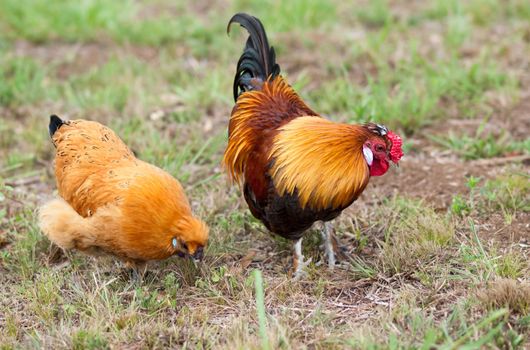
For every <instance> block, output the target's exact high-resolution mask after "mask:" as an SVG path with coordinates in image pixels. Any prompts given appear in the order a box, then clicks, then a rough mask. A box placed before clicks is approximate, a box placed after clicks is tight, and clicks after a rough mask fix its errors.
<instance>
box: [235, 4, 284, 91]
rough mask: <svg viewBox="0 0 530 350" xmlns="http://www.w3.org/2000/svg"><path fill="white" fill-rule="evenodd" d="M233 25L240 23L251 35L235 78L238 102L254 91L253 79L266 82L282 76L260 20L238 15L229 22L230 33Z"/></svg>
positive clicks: (242, 14) (246, 15)
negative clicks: (244, 93) (246, 93)
mask: <svg viewBox="0 0 530 350" xmlns="http://www.w3.org/2000/svg"><path fill="white" fill-rule="evenodd" d="M232 23H239V24H240V25H241V26H242V27H243V28H245V29H246V30H247V31H248V33H249V35H250V36H249V38H248V40H247V43H246V45H245V49H244V50H243V54H242V55H241V58H239V61H238V62H237V71H236V76H235V78H234V100H237V97H238V96H239V95H240V94H241V93H242V92H245V91H248V90H252V88H253V86H252V85H251V84H250V83H251V79H253V78H257V79H260V80H261V81H266V80H267V79H268V78H269V77H271V78H274V77H276V76H277V75H278V74H280V66H279V65H278V64H277V63H276V54H275V53H274V48H273V47H271V46H269V41H268V39H267V34H266V33H265V28H263V24H261V22H260V20H259V19H257V18H256V17H253V16H250V15H248V14H246V13H237V14H235V15H234V16H233V17H232V18H231V19H230V21H229V22H228V27H227V28H226V31H227V32H228V33H230V25H231V24H232Z"/></svg>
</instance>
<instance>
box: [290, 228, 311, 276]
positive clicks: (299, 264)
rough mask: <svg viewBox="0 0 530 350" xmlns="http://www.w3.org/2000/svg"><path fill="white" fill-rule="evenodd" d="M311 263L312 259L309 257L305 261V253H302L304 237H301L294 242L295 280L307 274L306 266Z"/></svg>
mask: <svg viewBox="0 0 530 350" xmlns="http://www.w3.org/2000/svg"><path fill="white" fill-rule="evenodd" d="M309 263H311V259H307V260H305V261H304V255H303V254H302V238H300V239H299V240H297V241H296V243H295V244H294V256H293V270H294V275H293V279H294V280H298V279H300V278H301V277H303V276H304V275H305V274H306V272H305V271H304V268H306V267H307V266H308V265H309Z"/></svg>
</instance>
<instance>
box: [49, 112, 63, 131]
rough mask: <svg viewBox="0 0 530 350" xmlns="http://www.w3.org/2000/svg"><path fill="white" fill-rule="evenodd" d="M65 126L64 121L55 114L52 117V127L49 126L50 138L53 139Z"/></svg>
mask: <svg viewBox="0 0 530 350" xmlns="http://www.w3.org/2000/svg"><path fill="white" fill-rule="evenodd" d="M63 124H64V121H63V120H62V119H61V118H59V117H58V116H56V115H55V114H53V115H51V116H50V125H49V126H48V131H49V132H50V137H53V134H55V132H56V131H57V129H59V128H60V127H61V125H63Z"/></svg>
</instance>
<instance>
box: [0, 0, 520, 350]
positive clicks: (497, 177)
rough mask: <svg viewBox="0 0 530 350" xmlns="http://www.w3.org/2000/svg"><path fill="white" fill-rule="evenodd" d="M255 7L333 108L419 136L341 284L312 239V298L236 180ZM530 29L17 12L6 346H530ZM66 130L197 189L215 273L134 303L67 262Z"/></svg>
mask: <svg viewBox="0 0 530 350" xmlns="http://www.w3.org/2000/svg"><path fill="white" fill-rule="evenodd" d="M83 6H84V7H83ZM242 10H244V11H250V12H252V13H253V14H255V15H256V16H258V17H260V18H261V19H262V20H263V21H264V23H265V25H266V27H267V28H268V31H269V34H270V40H271V42H273V44H274V46H275V47H276V48H277V57H278V61H279V63H280V65H281V66H282V69H283V71H284V73H285V74H286V75H287V78H288V80H289V81H290V82H291V83H292V84H293V85H294V86H295V88H296V89H297V91H299V92H300V94H301V96H302V97H303V98H304V99H306V100H307V102H308V103H309V104H310V105H311V106H312V107H314V109H315V110H318V111H321V112H322V113H324V114H325V115H327V116H329V117H330V118H332V119H334V120H341V121H367V120H374V121H378V122H385V123H387V124H388V125H389V126H390V127H392V128H394V129H397V130H398V132H400V133H401V134H405V135H406V136H407V137H406V138H405V145H404V147H405V150H406V156H405V157H404V159H403V161H402V162H401V167H400V168H398V169H395V168H394V169H391V170H390V171H389V173H388V174H387V175H385V176H384V177H381V178H374V179H371V181H370V185H369V186H368V188H367V189H366V191H365V193H364V194H363V196H362V197H361V198H360V199H359V200H358V201H357V202H356V203H354V204H353V205H352V207H351V208H349V209H348V210H346V211H345V212H344V213H343V214H342V215H341V216H340V217H339V218H338V219H337V220H336V221H335V222H334V225H335V227H336V231H337V234H338V236H339V239H340V243H341V244H342V245H343V246H344V247H345V256H346V259H344V260H343V261H341V265H340V266H338V267H337V268H336V269H335V270H334V271H333V272H330V271H328V270H327V268H326V266H325V263H324V261H325V258H324V256H323V252H322V250H321V249H320V245H321V243H322V242H321V241H320V235H319V234H318V233H317V232H315V230H311V232H310V233H309V234H308V235H307V238H305V240H304V253H305V254H306V255H307V256H308V257H311V258H312V259H313V263H312V264H311V265H310V266H309V267H308V269H307V271H308V276H307V277H305V278H303V279H302V280H301V281H299V282H294V281H292V280H291V279H290V278H289V277H288V275H287V274H286V271H287V269H288V268H289V266H290V263H291V261H290V259H291V252H290V249H291V245H290V244H289V242H286V241H285V240H282V239H280V238H277V237H273V236H271V235H269V234H268V233H267V232H265V231H264V228H263V226H262V225H261V224H260V223H259V222H257V221H256V220H255V219H253V218H252V216H251V215H250V213H249V212H248V209H247V207H246V204H245V203H244V201H243V200H242V198H241V193H240V191H239V190H238V189H237V188H234V187H231V186H230V185H229V184H228V182H227V180H226V177H225V176H224V174H223V173H222V169H221V168H220V166H219V164H220V160H221V155H222V152H223V149H224V147H225V143H226V123H227V118H228V115H229V114H230V110H231V107H232V100H231V83H232V82H231V79H232V78H233V72H234V71H233V69H234V67H235V63H236V61H237V58H238V54H239V53H240V51H241V47H242V45H243V39H242V35H240V34H238V33H236V30H234V34H232V35H231V37H226V36H225V32H224V30H225V25H226V21H227V20H228V18H229V16H230V15H231V14H233V13H234V12H236V11H242ZM87 11H88V12H87ZM87 13H89V14H90V15H87ZM529 23H530V7H529V6H528V4H527V2H526V1H522V0H507V1H498V0H473V1H466V2H460V1H457V0H449V1H439V0H433V1H427V2H417V1H415V2H411V1H356V2H354V3H351V4H350V3H346V2H343V3H342V2H325V1H318V0H312V1H302V0H293V1H290V2H288V3H287V2H281V1H275V0H271V1H265V2H262V1H259V2H258V1H249V2H242V1H222V2H218V3H217V2H208V1H199V2H198V3H193V4H191V3H186V2H182V1H177V2H174V1H168V0H157V1H149V2H140V1H129V0H124V1H123V2H119V3H116V4H107V3H106V2H104V1H102V0H87V1H83V2H79V3H75V2H71V3H68V4H67V3H65V2H64V1H58V0H53V1H44V0H32V1H31V3H30V4H29V5H28V4H27V3H26V2H20V1H15V0H5V1H0V118H1V123H0V349H2V350H3V349H17V348H75V349H105V348H130V349H145V348H166V347H169V348H214V349H218V348H219V349H234V348H237V349H262V348H266V347H269V348H271V349H276V348H282V349H306V348H310V349H313V348H315V349H321V348H326V349H329V348H331V349H342V348H360V349H388V348H391V349H420V348H421V349H430V348H440V349H447V348H459V347H467V348H491V349H494V348H507V349H511V348H525V347H526V348H527V347H528V346H529V345H530V338H529V337H528V334H529V332H530V328H529V327H530V326H529V325H530V322H529V320H528V312H529V310H528V308H529V306H528V305H529V303H528V294H529V292H528V283H530V281H529V277H528V276H530V264H529V261H530V250H529V246H530V237H529V236H528V227H529V224H530V207H529V203H528V195H529V187H528V184H529V182H528V166H529V164H528V161H527V160H526V161H524V160H523V161H522V159H525V157H526V159H527V156H528V154H529V153H530V150H528V142H527V138H528V134H529V133H530V125H529V124H528V120H530V119H529V116H530V104H529V97H530V75H529V71H528V66H529V64H530V61H529V57H528V55H527V52H528V50H529V48H530V41H529V40H528V37H529V33H530V24H529ZM51 113H58V114H60V115H61V116H64V117H69V118H87V119H92V120H97V121H100V122H104V123H106V124H109V125H110V126H111V127H112V128H114V129H115V130H116V131H117V133H118V134H119V135H120V136H121V137H123V138H124V140H125V141H126V142H127V143H128V144H129V145H130V146H131V148H132V149H133V150H134V151H135V153H136V154H138V156H139V157H140V158H141V159H143V160H146V161H149V162H152V163H155V164H157V165H158V166H161V167H163V168H165V169H167V170H168V171H169V172H171V173H172V174H173V175H175V176H176V177H177V178H179V179H180V180H181V182H182V183H183V185H184V187H185V189H186V192H187V193H188V195H189V197H190V198H191V200H192V205H193V208H194V211H195V212H196V213H197V215H198V216H200V217H202V218H204V220H205V221H207V222H208V224H209V225H210V227H211V240H210V244H209V247H208V249H207V251H206V258H205V261H204V264H203V265H202V266H200V267H198V268H197V267H195V266H194V265H193V264H191V262H188V261H183V260H180V259H177V258H172V259H169V260H167V261H163V262H159V263H153V264H150V265H149V267H148V272H147V275H146V277H145V280H144V283H143V284H142V285H134V284H132V283H131V281H130V277H129V274H128V272H127V271H126V270H124V268H123V266H121V265H119V264H118V263H117V262H116V261H115V260H114V259H111V258H102V259H98V260H95V259H93V258H90V257H86V256H84V255H82V254H79V253H77V252H68V253H67V254H62V253H60V252H58V251H57V250H56V249H54V247H52V246H51V244H50V242H49V241H48V240H47V239H46V238H45V237H43V236H42V234H41V233H40V232H39V230H38V229H37V227H36V225H35V213H34V212H35V208H36V207H37V206H38V205H39V204H41V203H43V202H44V201H45V200H47V199H49V198H50V197H52V196H53V195H54V188H55V186H54V178H53V174H52V173H51V170H50V169H51V161H52V157H53V147H52V146H51V144H50V143H49V138H48V135H47V133H46V124H47V117H48V115H49V114H51ZM480 128H484V129H483V131H482V129H480ZM479 131H480V132H479ZM461 133H462V135H466V137H465V138H464V139H463V141H462V140H460V139H458V140H457V138H455V136H451V135H461ZM497 135H503V137H502V139H497ZM435 140H437V141H435ZM440 140H441V141H442V142H440ZM490 157H493V158H491V159H490ZM479 158H480V159H479ZM255 269H259V270H261V271H262V274H263V292H264V299H263V306H264V310H265V315H266V321H265V322H264V321H263V319H262V318H261V321H260V317H259V316H258V315H259V314H258V309H259V308H258V307H257V305H260V304H261V303H257V301H256V289H255V288H256V286H255V280H254V274H253V272H252V271H253V270H255ZM485 286H487V287H485ZM477 290H479V292H477ZM258 299H259V298H258ZM264 323H265V324H266V335H264V334H263V332H262V333H261V334H260V330H263V326H264ZM264 339H266V342H265V341H264Z"/></svg>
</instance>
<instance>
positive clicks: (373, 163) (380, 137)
mask: <svg viewBox="0 0 530 350" xmlns="http://www.w3.org/2000/svg"><path fill="white" fill-rule="evenodd" d="M365 128H367V129H368V130H369V131H370V132H371V134H372V135H370V137H368V139H367V140H366V142H365V143H364V144H363V155H364V159H365V160H366V163H367V164H368V167H369V168H370V176H381V175H383V174H384V173H386V172H387V170H388V168H389V167H390V161H392V162H393V163H395V164H398V162H399V160H400V159H401V157H402V156H403V150H402V149H401V146H402V144H403V141H402V140H401V137H399V136H398V135H397V134H394V133H393V132H392V131H389V130H388V129H387V128H386V126H384V125H380V124H374V123H368V124H366V125H365Z"/></svg>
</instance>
